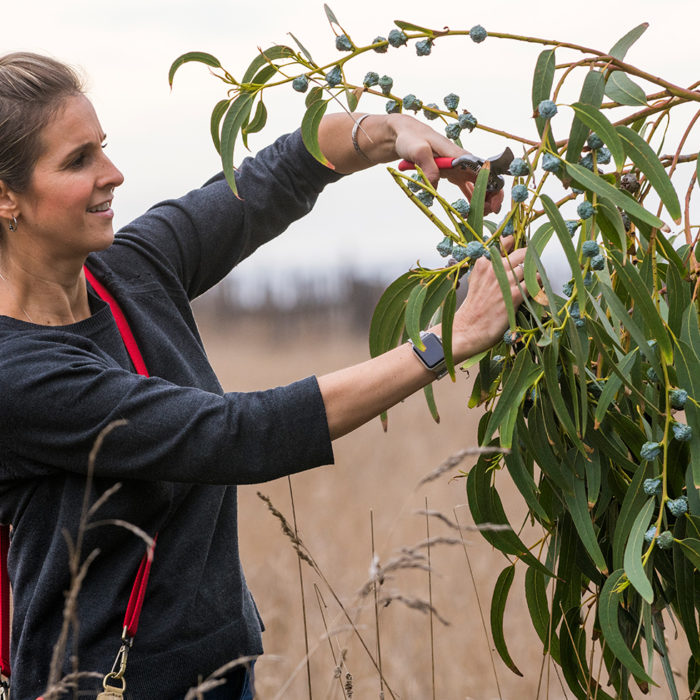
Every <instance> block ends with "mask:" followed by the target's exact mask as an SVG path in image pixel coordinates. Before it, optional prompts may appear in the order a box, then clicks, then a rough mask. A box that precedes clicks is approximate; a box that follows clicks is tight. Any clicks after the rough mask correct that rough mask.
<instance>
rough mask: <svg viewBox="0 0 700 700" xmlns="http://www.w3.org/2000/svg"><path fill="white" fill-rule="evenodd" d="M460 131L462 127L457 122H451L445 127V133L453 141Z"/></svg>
mask: <svg viewBox="0 0 700 700" xmlns="http://www.w3.org/2000/svg"><path fill="white" fill-rule="evenodd" d="M461 133H462V129H461V127H460V126H459V124H458V123H457V122H452V123H451V124H448V125H447V126H446V127H445V135H446V136H447V138H448V139H452V140H453V141H456V140H457V139H458V138H459V135H460V134H461Z"/></svg>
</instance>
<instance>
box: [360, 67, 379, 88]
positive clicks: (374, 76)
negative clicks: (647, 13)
mask: <svg viewBox="0 0 700 700" xmlns="http://www.w3.org/2000/svg"><path fill="white" fill-rule="evenodd" d="M377 83H379V73H375V72H374V71H373V70H371V71H369V72H368V73H366V74H365V77H364V78H363V79H362V84H363V85H364V86H365V87H374V86H375V85H377Z"/></svg>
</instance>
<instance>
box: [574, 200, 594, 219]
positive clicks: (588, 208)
mask: <svg viewBox="0 0 700 700" xmlns="http://www.w3.org/2000/svg"><path fill="white" fill-rule="evenodd" d="M576 211H577V212H578V215H579V216H580V217H581V218H582V219H590V218H591V217H592V216H593V213H594V212H595V209H594V208H593V205H592V204H591V203H590V202H588V201H586V202H581V204H579V205H578V207H577V208H576Z"/></svg>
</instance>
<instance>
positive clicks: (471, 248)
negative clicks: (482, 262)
mask: <svg viewBox="0 0 700 700" xmlns="http://www.w3.org/2000/svg"><path fill="white" fill-rule="evenodd" d="M487 252H488V251H487V250H486V248H484V244H483V243H480V242H479V241H469V243H467V257H470V258H472V259H474V260H476V259H477V258H480V257H481V256H482V255H485V254H486V253H487Z"/></svg>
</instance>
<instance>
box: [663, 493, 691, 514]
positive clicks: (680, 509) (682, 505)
mask: <svg viewBox="0 0 700 700" xmlns="http://www.w3.org/2000/svg"><path fill="white" fill-rule="evenodd" d="M666 507H667V508H668V510H669V512H670V513H671V515H675V516H676V517H677V518H679V517H680V516H681V515H684V514H685V513H687V512H688V499H687V498H686V497H685V496H681V497H680V498H676V499H674V500H672V501H666Z"/></svg>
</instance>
